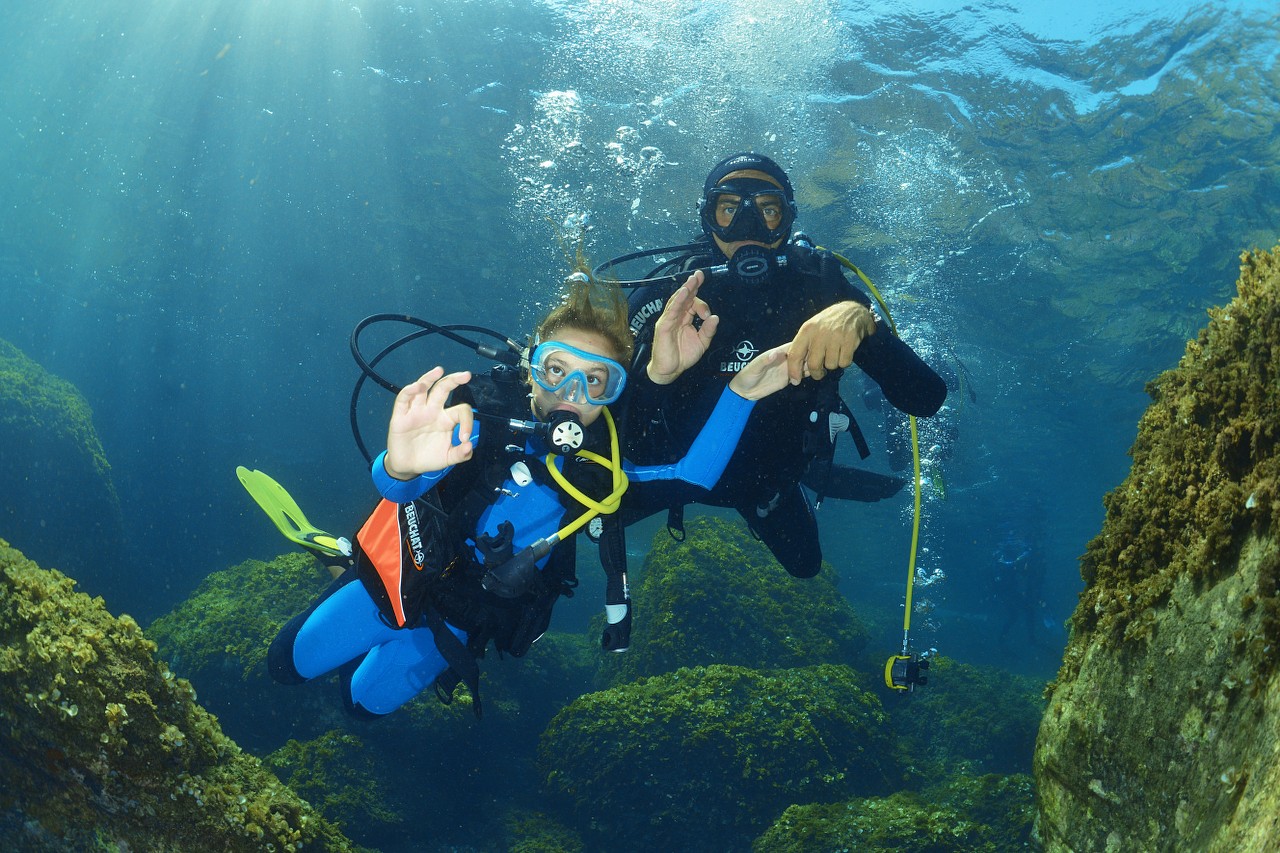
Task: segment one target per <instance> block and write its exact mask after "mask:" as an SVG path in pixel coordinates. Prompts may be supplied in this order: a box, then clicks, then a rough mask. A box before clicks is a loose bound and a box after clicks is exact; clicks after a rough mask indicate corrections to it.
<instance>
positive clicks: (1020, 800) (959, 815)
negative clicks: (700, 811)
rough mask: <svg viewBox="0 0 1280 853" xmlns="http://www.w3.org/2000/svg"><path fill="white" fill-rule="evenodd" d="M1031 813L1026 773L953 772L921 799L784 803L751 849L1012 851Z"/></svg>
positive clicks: (1021, 842)
mask: <svg viewBox="0 0 1280 853" xmlns="http://www.w3.org/2000/svg"><path fill="white" fill-rule="evenodd" d="M1034 811H1035V809H1034V795H1033V790H1032V784H1031V777H1030V776H1024V775H1017V776H994V775H992V776H960V777H956V779H955V780H953V781H952V783H951V784H950V785H949V786H947V787H945V788H941V789H938V790H934V791H930V792H929V794H928V796H920V795H918V794H915V793H912V792H909V791H899V792H897V793H895V794H891V795H890V796H888V797H868V798H866V799H855V800H848V801H846V802H839V803H814V804H811V805H803V806H791V807H789V808H788V809H787V810H786V811H784V812H783V813H782V816H781V817H779V818H778V819H777V820H776V821H774V824H773V826H771V827H769V829H768V830H766V831H765V832H764V833H763V834H762V835H761V836H760V837H759V838H757V839H756V840H755V842H754V844H753V845H752V849H753V850H755V851H756V853H809V851H814V850H849V851H855V850H895V851H902V853H1013V851H1021V850H1026V849H1028V847H1027V841H1028V839H1029V838H1030V834H1031V818H1032V815H1033V814H1034Z"/></svg>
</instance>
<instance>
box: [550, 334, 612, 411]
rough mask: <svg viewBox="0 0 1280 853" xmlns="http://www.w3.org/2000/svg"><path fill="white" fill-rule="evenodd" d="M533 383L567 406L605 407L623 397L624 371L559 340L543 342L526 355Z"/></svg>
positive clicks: (610, 360)
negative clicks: (570, 404) (588, 405)
mask: <svg viewBox="0 0 1280 853" xmlns="http://www.w3.org/2000/svg"><path fill="white" fill-rule="evenodd" d="M529 373H530V374H531V375H532V376H533V381H534V382H537V383H538V385H539V386H541V387H542V388H545V389H546V390H547V391H550V392H551V393H552V394H554V395H555V396H556V398H557V399H559V400H562V401H564V402H566V403H574V404H577V405H582V404H584V403H586V404H590V405H592V406H607V405H608V404H609V403H612V402H613V401H615V400H617V399H618V397H620V396H622V389H623V388H625V387H626V385H627V371H626V368H624V367H623V366H622V365H621V364H619V363H618V362H616V361H614V360H613V359H611V358H605V357H604V356H602V355H596V354H595V353H591V352H585V351H583V350H580V349H578V348H577V347H571V346H569V345H568V344H562V343H560V342H559V341H545V342H543V343H540V344H538V345H537V346H536V347H534V348H533V354H532V355H530V356H529Z"/></svg>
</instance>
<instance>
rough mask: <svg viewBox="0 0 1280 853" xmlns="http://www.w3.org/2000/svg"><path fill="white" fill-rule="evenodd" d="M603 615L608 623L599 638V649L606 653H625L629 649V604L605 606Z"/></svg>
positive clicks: (628, 602)
mask: <svg viewBox="0 0 1280 853" xmlns="http://www.w3.org/2000/svg"><path fill="white" fill-rule="evenodd" d="M604 614H605V618H606V619H608V620H610V621H609V624H607V625H605V626H604V633H603V634H602V635H601V636H600V648H602V649H604V650H605V651H606V652H625V651H626V650H627V649H628V648H630V647H631V602H630V601H627V602H626V603H625V604H608V605H605V609H604Z"/></svg>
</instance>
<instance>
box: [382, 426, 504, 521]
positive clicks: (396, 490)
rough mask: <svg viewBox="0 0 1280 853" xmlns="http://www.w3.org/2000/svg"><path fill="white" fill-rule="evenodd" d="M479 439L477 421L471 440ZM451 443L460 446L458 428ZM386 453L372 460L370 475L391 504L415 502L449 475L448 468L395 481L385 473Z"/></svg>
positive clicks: (454, 429) (472, 429) (472, 428)
mask: <svg viewBox="0 0 1280 853" xmlns="http://www.w3.org/2000/svg"><path fill="white" fill-rule="evenodd" d="M479 439H480V422H479V421H478V420H477V421H476V422H475V423H474V424H473V425H472V427H471V440H472V441H473V442H477V441H479ZM453 443H454V444H455V445H458V444H461V443H462V442H461V441H459V440H458V428H457V427H454V428H453ZM386 458H387V451H385V450H384V451H382V452H381V453H379V454H378V458H377V459H374V460H373V465H372V468H371V473H372V474H373V485H374V487H375V488H376V489H377V490H378V494H380V495H382V496H383V497H384V498H386V499H387V500H389V501H391V502H392V503H398V504H407V503H411V502H412V501H416V500H417V499H418V498H420V497H422V496H423V495H425V494H426V493H427V492H429V491H431V487H432V486H434V485H435V484H436V483H438V482H440V480H441V479H443V478H444V475H445V474H448V473H449V470H450V468H452V466H450V467H449V468H445V469H443V470H440V471H427V472H426V473H424V474H419V475H418V476H416V477H414V478H413V479H412V480H397V479H396V478H395V477H392V476H391V475H390V474H388V473H387V466H386Z"/></svg>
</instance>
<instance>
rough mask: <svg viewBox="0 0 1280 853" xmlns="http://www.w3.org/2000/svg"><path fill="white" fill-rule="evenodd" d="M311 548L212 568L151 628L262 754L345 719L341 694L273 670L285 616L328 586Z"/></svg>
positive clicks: (235, 732) (239, 738)
mask: <svg viewBox="0 0 1280 853" xmlns="http://www.w3.org/2000/svg"><path fill="white" fill-rule="evenodd" d="M330 582H331V578H330V576H329V572H328V570H327V569H326V568H325V567H324V566H322V565H321V564H320V563H319V561H317V560H316V559H315V558H314V557H312V556H311V555H310V554H306V553H300V552H299V553H291V554H283V555H281V556H279V557H276V558H275V559H274V560H272V561H270V562H267V563H264V562H262V561H261V560H246V561H244V562H243V563H240V564H239V565H236V566H232V567H231V568H229V569H224V570H222V571H218V572H213V573H211V574H209V575H208V576H207V577H205V579H204V580H203V581H201V582H200V586H199V587H197V588H196V590H195V592H193V593H192V594H191V596H190V597H189V598H187V599H186V600H185V601H183V602H181V603H180V604H179V605H178V606H177V607H175V608H174V609H173V610H172V611H170V612H169V613H167V614H165V615H164V616H161V617H160V618H159V619H157V620H156V621H155V622H153V623H151V625H149V626H148V627H147V636H148V637H150V638H151V639H152V640H154V641H155V643H156V645H157V646H158V647H159V655H160V657H161V659H163V660H166V661H168V662H169V665H170V666H171V667H173V669H174V671H175V672H177V673H178V674H179V675H181V676H182V677H183V678H186V679H188V680H190V682H191V683H192V684H193V685H195V687H196V689H197V690H198V691H199V692H200V695H201V696H204V697H205V706H206V707H207V708H208V709H209V710H211V711H213V712H214V713H215V714H217V715H218V718H219V719H220V720H221V721H222V726H223V728H224V729H225V730H226V732H227V734H229V735H230V736H231V737H232V738H234V739H235V741H236V742H237V743H238V744H240V745H241V746H242V747H244V748H246V749H248V750H250V751H251V752H254V753H255V754H258V755H261V754H265V753H267V752H270V751H271V750H274V749H278V748H279V747H281V746H283V745H284V744H285V742H286V741H288V740H290V739H298V740H304V739H306V738H311V737H317V736H319V735H321V734H323V733H324V732H326V731H328V730H330V729H333V728H336V727H338V726H340V725H341V724H342V720H343V719H344V718H345V714H344V712H343V710H342V704H341V700H340V699H339V698H338V696H337V694H336V693H334V692H333V691H331V690H327V689H325V688H326V687H327V685H326V684H323V683H316V684H309V685H302V686H299V687H296V688H288V687H285V686H283V685H280V684H277V683H275V682H274V681H272V680H271V678H270V676H269V675H268V674H267V648H268V647H269V646H270V645H271V641H272V640H273V639H274V638H275V636H276V634H277V633H279V631H280V628H281V627H282V626H283V625H284V623H285V622H287V621H289V619H291V618H293V616H294V614H297V613H301V612H302V611H303V610H305V609H306V608H307V607H308V606H309V605H310V604H311V602H312V601H313V600H314V599H315V598H316V597H318V596H319V595H320V593H321V592H323V591H324V589H325V587H327V586H328V585H329V583H330Z"/></svg>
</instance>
